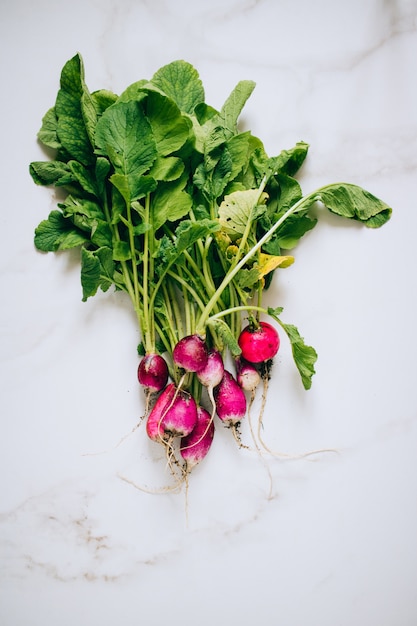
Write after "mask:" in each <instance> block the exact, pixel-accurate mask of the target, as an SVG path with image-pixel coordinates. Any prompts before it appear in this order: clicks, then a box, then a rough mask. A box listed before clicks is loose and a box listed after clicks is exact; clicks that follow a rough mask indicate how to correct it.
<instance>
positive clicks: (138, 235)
mask: <svg viewBox="0 0 417 626" xmlns="http://www.w3.org/2000/svg"><path fill="white" fill-rule="evenodd" d="M254 87H255V84H254V83H253V82H252V81H249V80H242V81H240V82H239V83H238V84H237V85H236V87H235V88H234V89H233V91H232V93H231V94H230V96H229V97H228V98H227V99H226V101H225V102H224V104H223V106H222V107H221V108H220V109H219V110H217V109H216V108H215V107H213V106H211V105H209V104H207V103H206V99H205V92H204V87H203V84H202V82H201V79H200V77H199V75H198V72H197V71H196V69H195V68H194V67H193V66H192V65H190V64H189V63H187V62H186V61H182V60H178V61H174V62H172V63H169V64H168V65H166V66H164V67H161V68H160V69H158V70H157V71H156V72H155V74H154V75H153V76H152V77H151V78H150V79H143V80H138V81H135V82H134V83H132V84H131V85H129V86H128V87H126V89H125V90H124V91H123V92H122V93H121V94H119V95H117V94H115V93H113V92H111V91H109V90H108V89H99V90H96V91H93V92H91V91H89V89H88V87H87V84H86V80H85V72H84V64H83V60H82V58H81V56H80V55H79V54H76V55H75V56H74V57H73V58H71V59H70V60H69V61H68V62H67V63H66V64H65V65H64V67H63V69H62V72H61V77H60V83H59V89H58V93H57V96H56V100H55V103H54V104H53V106H52V107H51V108H50V109H49V110H48V111H47V112H46V114H45V116H44V118H43V120H42V125H41V128H40V130H39V133H38V139H39V141H40V143H41V144H43V145H44V146H45V148H46V151H47V152H46V154H47V160H45V161H34V162H32V163H31V164H30V166H29V171H30V175H31V176H32V179H33V180H34V182H35V183H36V184H37V185H46V186H51V187H56V188H59V192H60V193H59V202H58V204H57V206H56V208H55V209H54V210H52V211H51V212H50V213H49V215H48V217H47V218H46V219H44V220H42V221H41V222H40V223H39V225H38V226H37V228H36V229H35V239H34V242H35V246H36V248H38V249H39V250H41V251H44V252H56V251H58V250H68V249H71V248H78V249H79V251H80V262H81V285H82V299H83V301H87V300H88V299H89V298H90V297H93V296H94V295H95V294H96V293H97V292H98V291H99V290H101V291H103V292H106V291H108V290H109V289H110V288H113V289H115V290H116V291H123V292H124V293H125V294H126V295H127V296H128V297H129V298H130V301H131V303H132V307H133V310H134V313H135V316H136V320H137V325H138V343H139V345H138V353H139V356H140V362H139V365H138V370H137V378H138V381H139V383H140V385H141V386H142V388H143V390H144V393H145V418H146V431H147V434H148V436H149V438H150V439H151V441H152V442H156V443H157V444H161V445H163V446H164V448H165V449H166V453H167V457H168V459H169V463H170V467H171V469H172V471H173V472H175V473H177V472H179V475H180V477H187V476H188V474H189V472H190V471H191V470H192V468H194V467H195V466H196V465H197V464H198V463H200V462H201V461H202V460H203V459H204V457H205V456H206V455H207V453H208V451H209V450H210V448H211V445H212V442H213V440H214V431H215V428H216V427H217V426H218V425H219V424H223V425H224V426H225V427H227V428H229V429H230V430H231V432H232V433H233V435H234V438H235V439H236V441H237V442H238V443H239V445H241V435H242V433H240V432H239V427H240V424H241V423H242V421H243V420H244V418H245V415H248V414H249V410H250V408H251V406H252V403H253V400H254V397H255V394H256V392H257V388H258V386H259V384H260V382H261V381H262V382H263V392H262V394H263V397H265V396H266V389H267V384H268V381H269V379H270V377H271V375H272V374H273V369H272V363H273V359H274V357H275V356H276V354H277V352H278V350H279V347H280V336H279V335H278V328H279V330H280V333H281V331H282V333H281V336H283V335H284V336H285V340H287V341H288V342H289V344H290V346H291V349H292V355H293V357H294V362H295V365H296V367H297V369H298V371H299V373H300V376H301V381H302V384H303V386H304V388H305V389H309V388H310V386H311V379H312V376H313V374H314V373H315V369H314V365H315V362H316V358H317V354H316V351H315V350H314V348H313V347H311V346H308V345H306V344H305V343H304V340H303V338H302V337H301V335H300V333H299V332H298V330H297V328H296V327H295V326H293V325H292V324H288V323H286V322H284V321H283V319H282V308H280V307H279V306H266V305H265V299H264V293H265V291H266V290H267V289H268V288H269V286H270V285H271V282H272V281H273V279H274V278H275V275H276V272H281V271H282V270H283V269H284V268H287V267H290V266H291V264H292V263H293V262H294V257H293V255H292V250H293V248H295V246H296V245H297V243H298V242H299V241H300V239H301V238H302V237H303V236H304V235H306V234H307V233H309V231H311V230H312V229H313V228H314V226H315V225H316V222H317V217H316V214H317V212H316V211H315V212H314V214H313V213H312V212H311V207H312V206H315V205H317V204H320V205H322V206H324V207H325V208H327V209H328V210H330V211H331V212H333V213H335V214H337V215H339V216H340V217H341V218H342V217H343V218H348V219H354V220H357V221H360V222H361V223H363V224H364V225H365V226H367V227H371V228H378V227H380V226H382V225H383V224H384V223H385V222H386V221H387V220H388V219H389V218H390V215H391V208H390V207H389V206H387V205H386V204H385V203H384V202H383V201H382V200H379V199H378V198H376V197H375V196H373V195H372V194H371V193H369V192H368V191H365V190H364V189H362V188H360V187H358V186H357V185H352V184H349V183H337V184H328V185H325V186H322V187H320V188H319V189H316V190H315V191H313V192H309V193H308V194H305V195H304V194H303V193H302V191H301V187H300V184H299V182H298V181H297V180H296V178H295V174H296V173H297V172H298V170H299V169H300V167H301V165H302V164H303V162H304V160H305V158H306V156H307V152H308V144H306V143H305V142H298V143H297V144H296V145H295V146H293V147H292V148H291V149H289V150H282V151H281V152H279V153H278V154H277V156H273V157H270V156H269V155H268V154H267V153H266V150H265V148H264V145H263V143H262V141H261V140H260V139H259V138H258V137H255V136H254V135H252V133H251V132H249V131H241V130H240V128H239V117H240V113H241V111H242V109H243V107H244V105H245V103H246V101H247V99H248V98H249V97H250V95H251V93H252V91H253V89H254ZM263 409H264V403H262V405H261V413H260V419H261V417H262V414H263ZM255 445H256V447H257V446H258V443H257V442H255Z"/></svg>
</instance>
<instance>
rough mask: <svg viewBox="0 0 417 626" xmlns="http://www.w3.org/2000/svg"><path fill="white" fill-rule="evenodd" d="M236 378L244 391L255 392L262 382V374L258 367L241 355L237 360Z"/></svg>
mask: <svg viewBox="0 0 417 626" xmlns="http://www.w3.org/2000/svg"><path fill="white" fill-rule="evenodd" d="M235 366H236V380H237V382H238V384H239V386H240V387H242V389H243V390H244V391H249V392H251V393H252V392H254V391H255V389H256V388H257V387H258V385H259V383H260V382H261V375H260V374H259V372H258V370H257V369H256V367H255V366H254V365H253V364H252V363H249V362H248V361H245V360H244V359H242V358H241V357H239V358H237V359H236V361H235Z"/></svg>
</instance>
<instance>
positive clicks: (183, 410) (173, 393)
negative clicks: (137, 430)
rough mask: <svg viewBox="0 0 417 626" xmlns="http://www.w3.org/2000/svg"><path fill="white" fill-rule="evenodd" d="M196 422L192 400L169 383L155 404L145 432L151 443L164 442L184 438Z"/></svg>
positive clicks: (195, 410)
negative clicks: (174, 438)
mask: <svg viewBox="0 0 417 626" xmlns="http://www.w3.org/2000/svg"><path fill="white" fill-rule="evenodd" d="M196 422H197V405H196V402H195V400H194V398H193V397H192V396H191V395H190V394H189V393H187V392H186V391H184V390H182V389H177V387H176V386H175V384H174V383H170V384H169V385H167V386H166V387H165V389H164V390H163V391H162V393H161V395H160V396H159V397H158V399H157V401H156V402H155V404H154V406H153V408H152V410H151V412H150V413H149V416H148V419H147V422H146V432H147V434H148V437H149V438H150V439H152V440H153V441H158V442H160V443H161V442H165V441H168V440H169V439H172V438H173V437H185V436H186V435H189V434H190V433H191V431H192V430H193V428H194V426H195V424H196Z"/></svg>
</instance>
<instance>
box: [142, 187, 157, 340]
mask: <svg viewBox="0 0 417 626" xmlns="http://www.w3.org/2000/svg"><path fill="white" fill-rule="evenodd" d="M144 222H145V225H148V224H150V198H149V194H148V195H147V196H146V199H145V219H144ZM149 256H150V252H149V230H145V233H144V236H143V280H142V288H143V325H144V328H143V329H142V330H143V334H144V344H145V349H146V351H148V352H155V345H154V344H155V342H154V341H153V334H152V331H151V318H152V317H153V316H152V315H151V314H150V311H149Z"/></svg>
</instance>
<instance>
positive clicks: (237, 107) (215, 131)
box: [205, 80, 255, 152]
mask: <svg viewBox="0 0 417 626" xmlns="http://www.w3.org/2000/svg"><path fill="white" fill-rule="evenodd" d="M254 88H255V83H254V82H253V81H250V80H242V81H240V82H239V83H238V84H237V85H236V87H235V88H234V90H233V91H232V93H231V94H230V96H229V97H228V99H227V100H226V102H225V103H224V105H223V107H222V109H221V111H220V113H218V114H217V115H215V116H214V117H212V118H210V120H209V122H208V123H207V124H206V129H207V130H206V132H207V138H206V149H205V151H206V152H211V151H212V150H213V149H214V148H216V147H217V146H219V145H220V144H222V143H224V142H225V141H227V140H228V139H230V138H231V137H233V136H234V135H236V134H237V121H238V118H239V115H240V113H241V111H242V109H243V107H244V105H245V103H246V101H247V99H248V98H249V96H250V95H251V93H252V91H253V90H254Z"/></svg>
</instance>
